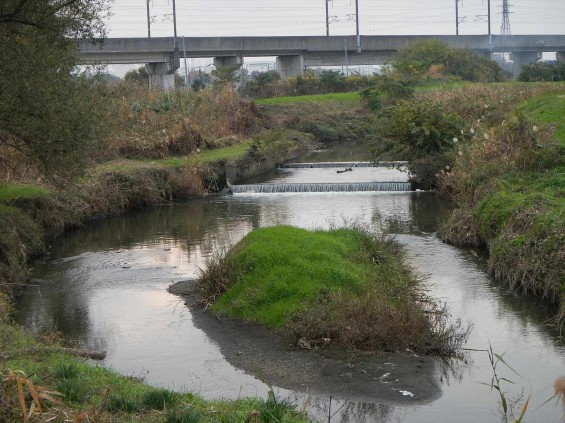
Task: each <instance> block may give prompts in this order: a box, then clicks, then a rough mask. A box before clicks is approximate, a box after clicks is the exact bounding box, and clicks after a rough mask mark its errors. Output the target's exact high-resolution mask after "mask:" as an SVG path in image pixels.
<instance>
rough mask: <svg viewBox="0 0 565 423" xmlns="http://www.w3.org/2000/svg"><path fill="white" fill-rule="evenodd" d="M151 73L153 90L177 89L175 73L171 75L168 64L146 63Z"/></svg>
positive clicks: (150, 84)
mask: <svg viewBox="0 0 565 423" xmlns="http://www.w3.org/2000/svg"><path fill="white" fill-rule="evenodd" d="M145 67H146V68H147V72H148V73H149V88H150V89H152V90H163V91H168V90H173V89H174V88H175V73H174V71H173V72H172V73H171V70H170V68H169V66H167V63H146V64H145Z"/></svg>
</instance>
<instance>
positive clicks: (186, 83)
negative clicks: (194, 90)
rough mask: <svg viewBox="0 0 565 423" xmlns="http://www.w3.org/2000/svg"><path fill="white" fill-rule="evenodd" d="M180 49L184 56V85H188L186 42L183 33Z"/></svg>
mask: <svg viewBox="0 0 565 423" xmlns="http://www.w3.org/2000/svg"><path fill="white" fill-rule="evenodd" d="M182 51H183V56H184V85H185V86H188V67H187V66H186V44H185V43H184V35H183V36H182Z"/></svg>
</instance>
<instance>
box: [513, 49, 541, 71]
mask: <svg viewBox="0 0 565 423" xmlns="http://www.w3.org/2000/svg"><path fill="white" fill-rule="evenodd" d="M539 59H541V52H539V51H513V52H512V53H510V60H512V62H514V63H513V64H512V75H513V76H514V77H517V76H518V75H519V74H520V68H521V67H522V65H528V64H530V63H534V62H537V61H538V60H539Z"/></svg>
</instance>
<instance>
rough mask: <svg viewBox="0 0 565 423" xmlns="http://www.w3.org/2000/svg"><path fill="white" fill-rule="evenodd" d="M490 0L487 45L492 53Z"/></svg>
mask: <svg viewBox="0 0 565 423" xmlns="http://www.w3.org/2000/svg"><path fill="white" fill-rule="evenodd" d="M490 16H491V15H490V0H488V45H489V48H490V50H491V51H492V32H491V30H490Z"/></svg>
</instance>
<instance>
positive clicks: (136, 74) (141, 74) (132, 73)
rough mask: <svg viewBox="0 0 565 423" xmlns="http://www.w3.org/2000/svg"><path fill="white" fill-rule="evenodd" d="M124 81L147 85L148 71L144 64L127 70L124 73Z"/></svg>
mask: <svg viewBox="0 0 565 423" xmlns="http://www.w3.org/2000/svg"><path fill="white" fill-rule="evenodd" d="M124 81H126V82H130V83H133V84H139V85H143V86H146V87H148V86H149V72H147V68H146V67H145V66H140V67H139V68H137V69H132V70H129V71H127V72H126V74H125V75H124Z"/></svg>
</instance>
